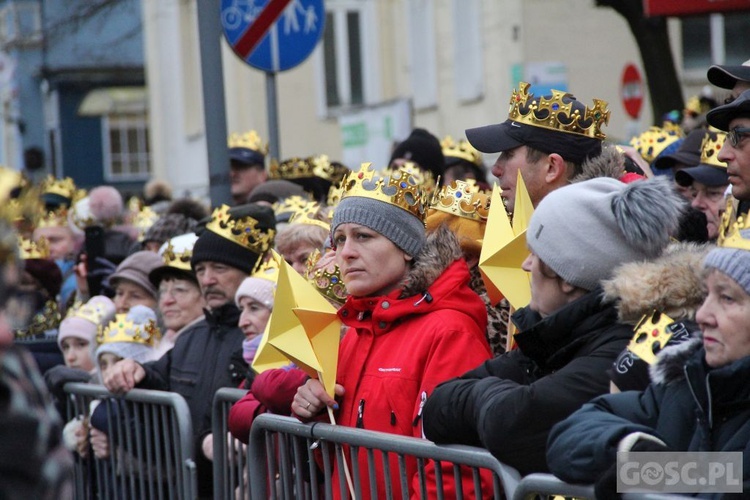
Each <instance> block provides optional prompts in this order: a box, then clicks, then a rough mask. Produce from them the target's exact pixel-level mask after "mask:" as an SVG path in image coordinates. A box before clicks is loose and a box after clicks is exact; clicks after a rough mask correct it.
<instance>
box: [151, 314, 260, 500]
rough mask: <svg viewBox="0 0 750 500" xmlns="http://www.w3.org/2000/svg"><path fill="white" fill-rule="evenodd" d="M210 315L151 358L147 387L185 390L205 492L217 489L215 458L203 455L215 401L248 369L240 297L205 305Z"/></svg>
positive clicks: (200, 488) (201, 489)
mask: <svg viewBox="0 0 750 500" xmlns="http://www.w3.org/2000/svg"><path fill="white" fill-rule="evenodd" d="M205 315H206V317H205V319H204V320H203V321H199V322H198V323H196V324H195V325H193V326H192V327H190V328H188V329H187V330H185V331H184V332H182V333H181V334H180V336H179V337H177V341H176V342H175V345H174V347H173V348H172V349H171V350H170V351H168V352H167V353H166V354H165V355H164V356H162V357H161V358H160V359H158V360H156V361H152V362H150V363H145V364H144V365H143V368H144V369H145V370H146V376H145V377H144V379H143V380H142V381H141V383H140V384H138V387H139V388H141V389H156V390H161V391H172V392H176V393H178V394H180V395H181V396H182V397H184V398H185V401H186V402H187V404H188V407H189V408H190V417H191V419H192V422H193V434H194V437H195V443H194V446H195V455H196V457H197V460H196V461H197V467H198V491H199V496H206V495H208V496H210V495H212V494H213V490H212V488H213V480H212V478H213V470H212V463H211V462H210V461H209V460H208V459H206V458H205V457H204V456H203V453H202V452H201V444H202V442H203V438H204V437H205V436H206V435H207V434H209V433H210V432H211V406H212V404H213V400H214V394H215V393H216V391H217V390H218V389H220V388H222V387H238V386H239V384H240V382H242V380H243V379H244V378H245V375H246V374H247V370H248V366H247V363H245V361H244V359H243V358H242V341H243V340H244V338H245V336H244V334H243V333H242V330H240V329H239V327H238V326H237V322H238V321H239V318H240V310H239V309H238V308H237V307H236V306H235V305H234V303H233V302H232V303H227V304H225V305H223V306H222V307H220V308H218V309H216V310H213V311H208V310H206V311H205Z"/></svg>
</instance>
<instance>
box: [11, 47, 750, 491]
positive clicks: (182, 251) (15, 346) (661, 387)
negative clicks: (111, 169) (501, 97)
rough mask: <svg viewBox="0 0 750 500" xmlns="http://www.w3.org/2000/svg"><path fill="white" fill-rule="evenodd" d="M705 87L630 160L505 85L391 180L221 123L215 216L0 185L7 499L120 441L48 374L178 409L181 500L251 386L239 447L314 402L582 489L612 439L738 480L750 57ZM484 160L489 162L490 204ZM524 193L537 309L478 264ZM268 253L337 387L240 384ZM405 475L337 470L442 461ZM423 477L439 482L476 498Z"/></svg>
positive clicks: (629, 154)
mask: <svg viewBox="0 0 750 500" xmlns="http://www.w3.org/2000/svg"><path fill="white" fill-rule="evenodd" d="M707 78H708V80H709V81H710V82H711V83H712V84H714V85H715V86H716V87H718V88H720V89H723V90H725V91H727V93H728V94H729V95H728V98H727V101H726V102H725V103H724V104H723V105H718V104H717V103H715V102H707V101H706V100H705V99H704V100H700V99H695V100H690V101H688V103H689V106H688V108H687V109H686V110H684V112H683V116H684V117H685V118H684V120H681V121H679V122H678V121H676V120H674V115H669V116H667V117H665V121H664V123H663V124H661V125H660V126H654V127H650V128H649V129H648V130H646V131H644V132H643V133H642V134H640V135H639V136H637V137H634V138H633V139H632V140H631V141H630V143H629V144H627V145H625V144H621V145H617V144H613V143H610V142H608V141H607V139H606V130H605V127H606V125H607V123H608V121H609V116H610V111H609V110H608V109H607V103H605V102H603V101H601V100H598V99H594V100H593V105H591V106H587V105H586V104H585V101H583V100H579V99H577V98H576V97H575V96H574V95H573V94H571V93H567V92H560V91H555V90H553V91H552V92H551V93H550V94H548V95H543V96H542V95H534V94H533V93H530V92H529V89H530V85H529V84H527V83H524V82H519V84H518V87H517V88H516V89H514V90H513V93H512V95H511V96H510V103H511V105H510V111H509V114H508V117H507V119H506V120H505V121H503V122H501V123H497V124H490V125H484V126H480V127H475V128H471V129H468V130H466V139H460V140H454V139H453V138H451V137H444V138H443V140H442V141H441V140H440V139H438V138H437V137H436V136H435V135H433V134H432V133H430V132H429V131H427V130H425V129H421V128H417V129H414V130H413V131H412V133H411V134H410V136H409V137H408V138H406V139H405V140H404V141H403V142H401V143H399V144H397V145H396V146H395V147H394V149H393V152H392V157H391V160H390V163H389V165H384V166H373V165H370V164H366V163H365V164H362V165H361V166H348V167H347V166H345V165H342V164H341V163H338V162H336V161H333V160H331V159H329V158H328V157H327V156H325V155H318V156H311V157H308V158H289V159H287V160H284V161H278V160H275V159H268V158H267V153H268V147H267V145H266V144H264V143H263V141H262V139H261V138H260V137H259V136H258V134H257V133H256V132H254V131H250V132H247V133H236V134H232V135H231V136H230V137H229V141H228V147H229V156H230V159H231V165H230V167H229V169H230V180H231V195H232V200H233V205H232V206H231V207H230V206H227V205H222V206H216V207H208V206H206V204H204V203H203V202H201V201H197V200H194V199H190V198H182V199H173V198H172V195H171V192H170V190H169V186H168V185H166V184H165V183H164V182H161V181H152V182H149V184H147V186H146V187H145V189H144V192H143V194H142V196H139V197H134V198H132V199H130V200H127V201H126V200H123V197H122V195H121V193H119V192H118V191H117V190H116V189H114V188H112V187H109V186H99V187H95V188H93V189H91V190H90V191H88V192H86V191H84V190H82V189H79V188H78V187H77V186H76V185H75V182H74V180H73V179H70V178H65V179H57V178H54V177H52V176H50V177H48V178H47V179H44V180H43V181H42V182H41V183H38V184H34V183H32V182H30V181H29V180H28V179H25V178H24V177H23V176H22V175H20V174H19V173H17V172H15V171H12V170H10V169H3V170H2V171H0V179H1V180H2V182H0V197H1V198H2V200H1V203H0V205H2V208H1V209H0V215H2V218H1V219H2V222H1V223H2V228H0V258H2V263H3V267H2V278H3V279H2V280H0V290H2V292H3V293H2V295H0V297H2V304H3V316H2V328H1V329H0V365H1V367H2V371H1V372H0V408H3V412H2V413H0V492H2V493H3V494H0V497H3V498H5V497H7V498H21V497H24V496H26V497H31V498H44V497H45V495H48V496H47V497H49V498H52V497H56V496H58V495H61V497H62V496H65V495H70V494H71V490H70V488H71V487H72V484H71V482H70V479H69V478H70V470H71V469H72V464H73V461H74V460H77V461H84V462H85V461H89V460H95V459H106V458H107V457H109V456H110V455H111V454H112V453H113V448H114V447H116V446H117V443H113V442H112V436H109V435H108V426H107V425H106V423H107V421H108V419H111V418H118V415H116V414H115V415H111V414H108V412H109V413H111V412H112V411H116V407H113V406H112V405H103V404H96V402H95V403H94V404H92V405H91V408H89V412H88V413H87V414H86V415H74V416H73V418H72V419H69V420H68V414H67V411H66V405H67V403H68V401H69V398H68V396H67V395H66V393H65V390H64V386H65V384H66V383H68V382H87V383H93V384H101V385H104V386H105V387H106V388H107V389H108V390H109V391H110V392H111V393H113V394H125V393H127V392H129V391H131V390H132V389H134V388H141V389H151V390H158V391H171V392H175V393H178V394H180V395H181V396H182V397H183V398H185V401H186V402H187V405H188V408H189V410H190V418H191V421H192V428H193V432H194V436H193V440H194V449H195V450H196V453H195V459H196V466H197V478H198V496H199V497H200V498H210V497H211V496H212V494H213V463H212V461H213V453H214V451H213V450H214V446H213V443H214V440H215V439H226V437H225V436H214V435H213V434H212V421H211V418H212V403H213V397H214V394H215V392H216V391H217V390H218V389H219V388H222V387H235V388H241V389H244V390H245V391H246V393H245V396H244V397H243V398H242V399H241V400H239V401H238V402H237V403H236V404H235V405H234V406H233V407H232V409H231V412H230V414H229V420H228V427H229V430H230V431H231V433H232V434H233V435H234V436H235V437H236V438H237V439H238V440H240V441H242V442H244V443H247V442H248V438H249V433H250V428H251V426H252V423H253V420H254V419H255V418H256V417H257V416H258V415H260V414H262V413H265V412H272V413H277V414H282V415H287V416H294V417H296V418H298V419H299V420H301V421H302V422H315V421H328V418H329V413H330V412H332V414H333V415H335V419H336V422H337V423H338V424H339V425H344V426H350V427H355V428H360V429H367V430H375V431H382V432H387V433H393V434H398V435H402V436H412V437H417V438H426V439H429V440H431V441H433V442H435V443H438V444H455V443H458V444H466V445H472V446H477V447H481V448H485V449H487V450H488V451H489V452H490V453H492V455H494V456H495V457H496V458H497V459H498V460H500V461H501V462H503V463H505V464H507V465H510V466H511V467H514V468H516V469H517V470H518V471H519V472H520V473H521V474H524V475H525V474H529V473H533V472H552V473H554V474H556V475H557V476H558V477H560V478H562V479H563V480H565V481H570V482H585V483H595V484H596V492H597V497H599V498H609V497H615V496H616V491H615V488H616V469H615V467H616V461H615V459H616V454H617V452H618V451H628V450H634V451H739V452H742V453H743V455H744V458H745V459H746V460H745V462H746V465H745V468H744V470H743V472H742V481H743V487H744V490H745V491H750V465H748V464H750V405H749V404H748V402H750V385H748V384H747V383H746V380H747V377H748V376H749V375H750V373H749V371H750V222H748V217H747V212H748V208H750V61H748V62H747V63H745V64H744V65H742V66H712V67H711V68H710V69H709V71H708V74H707ZM693 101H695V102H693ZM481 153H485V154H498V156H497V160H496V161H495V163H494V165H492V166H491V168H490V169H489V170H490V171H491V172H492V174H493V175H494V176H495V177H496V178H497V179H498V181H497V184H498V187H499V188H500V190H501V193H500V197H499V198H494V199H496V200H501V201H502V203H501V204H500V205H497V204H496V205H493V204H492V203H491V201H492V199H493V198H492V196H491V194H492V193H491V186H490V185H491V182H492V181H491V180H489V179H488V178H487V176H486V173H485V170H486V169H485V166H484V164H483V159H482V158H483V157H482V155H481ZM381 167H382V168H381ZM526 193H527V194H528V198H529V199H530V202H531V205H533V207H534V211H533V214H532V215H531V217H530V219H529V220H528V227H527V228H526V232H525V241H526V246H527V249H528V257H527V258H526V259H525V260H524V261H523V263H522V264H521V266H520V268H521V269H522V270H523V271H525V272H526V273H527V275H528V282H519V283H517V284H514V286H518V287H525V286H528V288H529V290H530V302H529V303H528V304H525V305H522V306H520V307H512V306H511V304H510V303H509V301H508V300H507V299H505V298H503V297H502V296H500V297H498V296H497V294H496V293H491V291H494V290H500V292H501V294H502V290H503V286H500V285H499V284H498V283H493V282H491V281H490V278H489V277H488V276H487V275H486V274H483V273H482V265H481V262H480V261H481V260H482V258H481V256H482V249H483V243H484V241H485V239H489V238H493V237H497V236H496V234H497V232H496V231H494V229H493V228H492V227H490V226H488V224H487V222H488V219H489V218H490V217H489V216H490V212H491V211H492V212H493V213H497V212H498V211H499V212H500V213H501V214H502V216H503V217H508V218H509V219H513V217H514V211H515V210H516V206H517V204H519V203H522V201H523V200H522V199H521V198H519V196H521V197H525V196H526ZM519 206H520V205H519ZM286 264H288V265H289V266H290V269H292V270H293V272H296V273H298V274H300V275H302V276H303V277H304V278H305V279H307V280H308V281H309V283H311V284H312V286H313V287H314V288H315V289H316V290H318V291H319V292H320V293H321V294H322V295H323V296H324V297H325V298H326V299H328V301H329V302H330V303H331V304H332V305H333V306H334V307H335V308H336V310H337V317H338V319H339V320H340V322H341V325H342V328H341V339H340V345H339V349H338V363H337V370H336V374H335V387H334V390H333V394H331V393H330V392H329V391H327V390H326V387H325V386H324V384H323V383H322V381H321V380H319V379H318V378H316V377H311V376H310V375H309V373H306V372H305V370H304V369H303V368H304V367H301V366H296V365H295V364H294V363H292V362H291V361H290V363H289V364H287V365H285V366H282V367H279V368H271V369H266V370H262V371H260V372H259V373H258V372H256V370H255V369H254V368H253V364H254V361H255V360H256V356H258V354H259V352H261V350H262V349H263V342H262V339H263V338H264V334H267V330H268V325H269V320H270V319H271V318H272V317H273V315H274V314H280V315H283V314H292V312H291V311H290V310H286V311H285V310H284V308H285V307H288V306H287V305H286V304H287V303H288V301H285V300H279V297H276V285H277V280H278V277H279V274H280V270H279V267H280V266H282V265H286ZM275 306H276V307H275ZM655 325H659V326H655ZM652 331H653V332H657V333H658V335H655V334H654V335H652V334H651V332H652ZM644 332H645V333H644ZM48 392H49V394H47V393H48ZM11 395H12V396H11ZM113 408H115V410H113ZM66 420H67V421H66ZM18 450H23V453H24V454H23V456H22V457H19V455H18V453H19V451H18ZM365 455H366V454H365V452H364V451H361V452H360V454H359V455H349V456H348V460H345V461H344V462H337V463H336V464H333V465H332V467H333V469H332V470H334V472H335V471H336V470H337V468H338V467H340V466H341V463H344V464H346V463H348V462H349V461H350V460H359V461H360V462H361V466H360V469H365V468H366V466H365V463H366V459H367V457H366V456H365ZM393 460H394V461H393V463H392V464H391V467H390V469H391V470H397V469H398V467H399V464H398V463H397V461H396V460H397V459H396V458H393ZM31 464H36V465H35V466H30V465H31ZM49 464H55V466H54V467H52V466H47V465H49ZM405 467H406V472H407V474H409V475H410V477H412V478H413V481H409V482H408V484H406V485H404V484H402V483H401V482H400V481H398V478H395V477H387V474H386V468H385V467H384V464H382V463H379V464H377V466H376V471H375V474H374V475H372V476H370V475H367V474H364V475H362V477H360V478H356V480H358V481H360V482H361V484H362V491H363V492H369V491H372V489H371V487H372V488H377V489H379V490H380V491H382V490H383V488H384V487H385V486H384V485H385V484H386V482H389V483H390V484H389V488H391V490H392V491H394V492H401V489H402V487H405V488H406V491H403V492H402V493H403V494H404V495H410V496H413V495H415V494H417V492H418V491H419V483H420V481H421V480H423V479H424V476H426V477H427V478H428V484H430V485H434V484H433V483H434V482H430V481H429V478H432V477H434V475H435V474H436V471H435V464H434V463H431V462H430V463H429V464H428V465H427V467H426V470H425V471H419V470H418V465H417V462H416V460H412V459H407V460H406V462H405ZM321 470H322V469H321ZM443 478H444V482H445V483H446V487H447V491H448V492H449V494H451V493H450V492H451V491H453V488H454V487H455V484H451V483H450V481H455V480H461V481H466V485H465V487H464V491H471V489H472V485H473V484H474V478H473V477H470V476H466V477H461V478H456V477H454V474H453V473H452V471H450V470H449V469H446V470H445V471H444V472H443ZM370 481H375V482H376V483H377V484H376V485H372V486H371V485H370V484H369V483H370ZM481 482H482V485H483V487H487V488H488V490H487V491H491V488H492V480H491V478H488V477H485V476H484V475H483V476H482V477H481ZM338 486H339V485H338V484H334V487H335V488H336V487H338ZM50 492H54V493H50ZM433 493H434V492H433V491H432V490H431V489H430V490H429V491H428V494H430V495H432V494H433ZM50 495H51V496H50Z"/></svg>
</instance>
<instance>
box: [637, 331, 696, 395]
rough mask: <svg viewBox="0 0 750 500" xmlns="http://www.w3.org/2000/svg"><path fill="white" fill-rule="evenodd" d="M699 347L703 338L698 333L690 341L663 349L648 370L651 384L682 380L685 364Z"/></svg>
mask: <svg viewBox="0 0 750 500" xmlns="http://www.w3.org/2000/svg"><path fill="white" fill-rule="evenodd" d="M701 347H703V336H702V335H701V334H700V331H698V332H696V333H695V337H693V338H691V339H690V340H688V341H686V342H682V343H680V344H676V345H672V346H668V347H666V348H664V349H663V350H662V351H661V352H660V353H659V354H658V355H657V356H656V362H655V363H654V364H653V365H651V366H650V367H649V369H648V373H649V376H650V377H651V383H652V384H670V383H672V382H677V381H679V380H683V379H684V378H685V364H686V363H687V362H688V360H689V359H690V358H692V357H693V355H694V354H695V353H696V352H698V351H699V350H700V348H701Z"/></svg>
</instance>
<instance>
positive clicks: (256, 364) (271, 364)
mask: <svg viewBox="0 0 750 500" xmlns="http://www.w3.org/2000/svg"><path fill="white" fill-rule="evenodd" d="M271 259H272V260H273V261H275V262H276V270H275V271H276V272H275V273H268V269H267V268H266V270H264V267H265V266H261V270H260V271H258V273H261V272H263V273H265V274H270V276H269V277H266V278H265V279H268V280H269V281H273V282H274V283H278V279H279V275H278V267H279V265H280V264H279V263H280V262H283V260H284V259H282V258H281V256H280V255H279V254H278V253H276V252H275V251H273V250H271ZM269 267H270V266H269ZM274 274H275V275H274ZM270 325H271V322H270V321H269V322H267V323H266V328H265V330H263V336H262V337H261V339H260V344H259V345H258V352H257V353H256V354H255V358H253V365H252V367H253V370H255V372H256V373H262V372H264V371H266V370H271V369H273V368H281V367H282V366H286V365H288V364H289V359H288V358H287V357H286V356H284V354H282V353H281V352H279V350H278V349H276V348H275V347H274V346H272V345H271V344H269V343H268V327H269V326H270Z"/></svg>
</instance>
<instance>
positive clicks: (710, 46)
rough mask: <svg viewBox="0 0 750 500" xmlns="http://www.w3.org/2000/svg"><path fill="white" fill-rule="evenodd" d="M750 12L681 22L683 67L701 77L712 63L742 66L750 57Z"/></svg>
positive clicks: (717, 15)
mask: <svg viewBox="0 0 750 500" xmlns="http://www.w3.org/2000/svg"><path fill="white" fill-rule="evenodd" d="M748 24H750V12H732V13H730V14H710V15H705V16H695V17H686V18H683V19H682V58H683V61H682V64H683V68H684V69H685V71H686V72H687V73H696V74H701V73H702V75H703V76H704V77H705V74H706V70H707V69H708V67H709V66H711V65H712V64H742V63H743V62H744V61H745V60H747V58H748V53H747V36H746V34H747V26H748Z"/></svg>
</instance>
